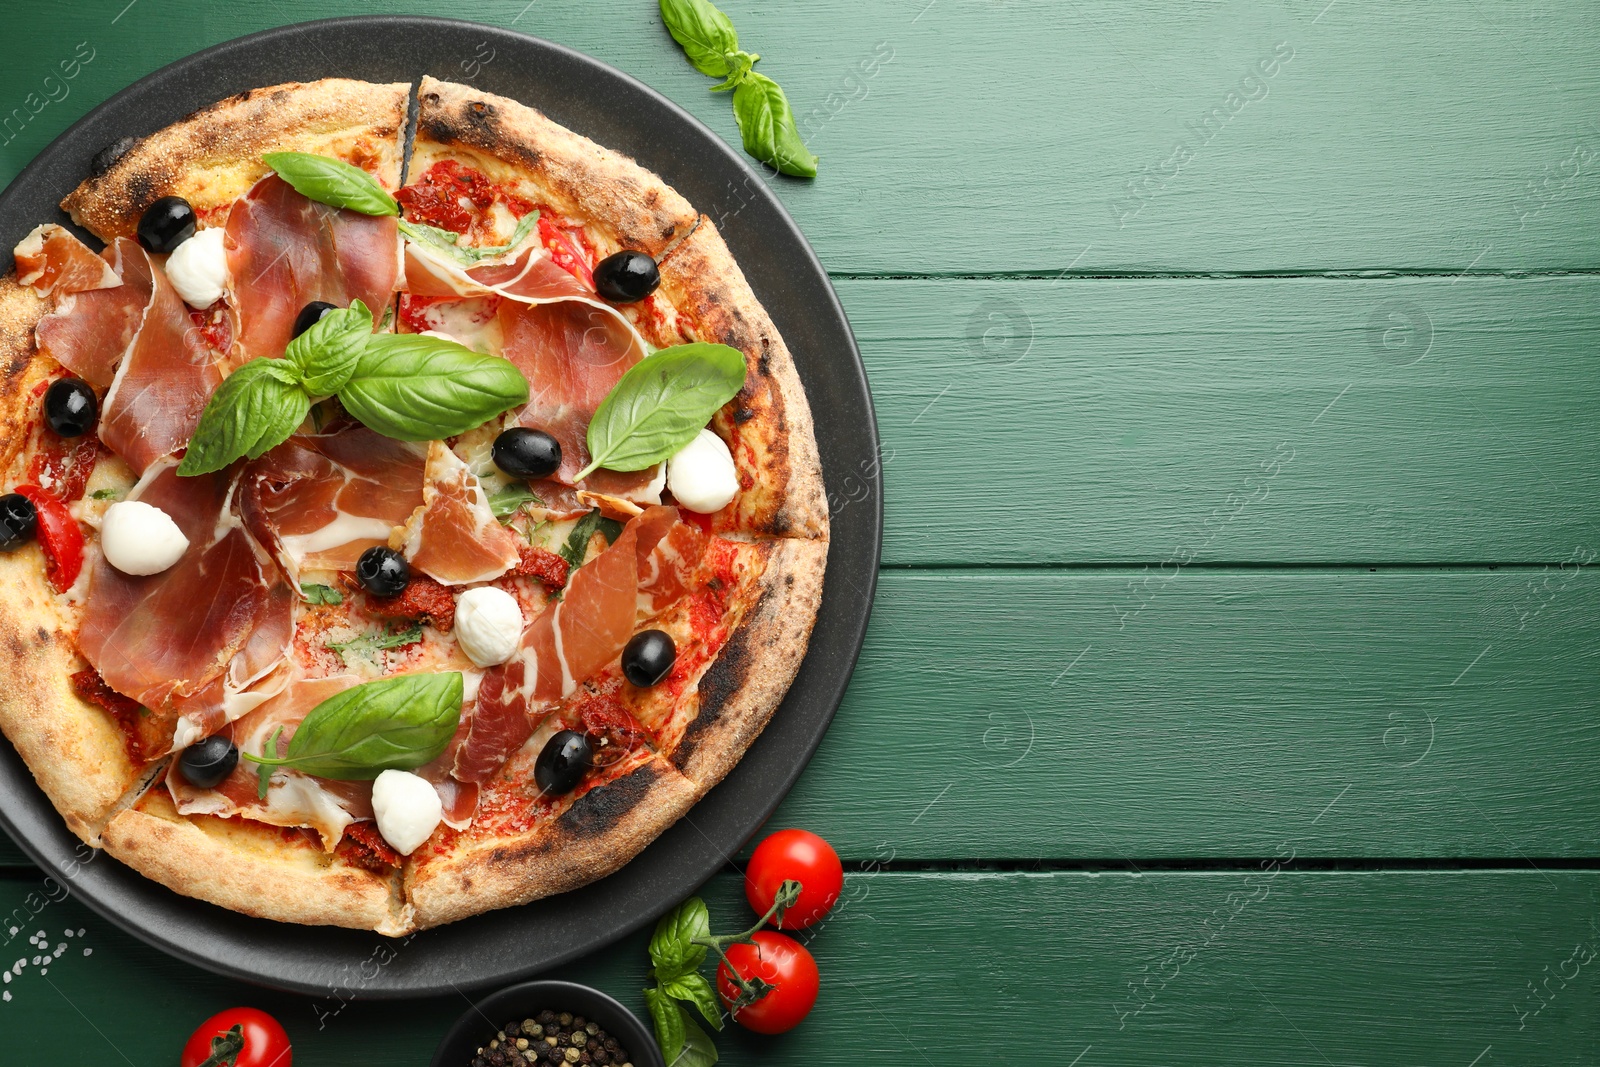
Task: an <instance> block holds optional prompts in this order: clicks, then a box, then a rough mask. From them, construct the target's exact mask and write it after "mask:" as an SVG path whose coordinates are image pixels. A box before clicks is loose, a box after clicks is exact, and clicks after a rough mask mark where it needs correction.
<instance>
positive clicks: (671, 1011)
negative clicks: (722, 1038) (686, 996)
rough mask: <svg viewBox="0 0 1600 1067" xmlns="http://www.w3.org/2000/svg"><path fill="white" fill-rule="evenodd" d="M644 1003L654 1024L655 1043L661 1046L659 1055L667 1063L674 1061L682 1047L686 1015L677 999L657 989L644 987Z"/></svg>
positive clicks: (685, 1029)
mask: <svg viewBox="0 0 1600 1067" xmlns="http://www.w3.org/2000/svg"><path fill="white" fill-rule="evenodd" d="M644 1003H645V1007H647V1008H649V1009H650V1021H651V1022H652V1023H654V1024H655V1029H656V1044H658V1045H660V1046H661V1055H662V1056H664V1057H665V1058H666V1061H667V1062H668V1063H669V1064H670V1063H676V1062H677V1059H678V1053H679V1052H680V1051H682V1049H683V1042H684V1036H685V1033H686V1031H687V1027H685V1026H684V1022H685V1021H686V1019H687V1016H685V1015H684V1013H683V1009H682V1008H680V1007H678V1002H677V1001H675V1000H673V999H672V998H671V997H669V996H667V995H666V994H665V993H663V992H661V990H659V989H646V990H645V991H644Z"/></svg>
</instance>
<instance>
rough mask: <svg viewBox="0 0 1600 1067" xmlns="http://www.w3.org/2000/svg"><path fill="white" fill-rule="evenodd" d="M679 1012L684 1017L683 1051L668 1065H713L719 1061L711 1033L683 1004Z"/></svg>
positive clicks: (690, 1066)
mask: <svg viewBox="0 0 1600 1067" xmlns="http://www.w3.org/2000/svg"><path fill="white" fill-rule="evenodd" d="M678 1014H679V1015H680V1016H682V1017H683V1051H682V1052H680V1053H678V1055H677V1057H676V1058H674V1059H672V1060H669V1061H668V1064H667V1067H713V1065H714V1064H715V1063H716V1062H717V1046H716V1045H715V1044H714V1043H713V1042H712V1040H711V1035H710V1034H708V1033H706V1032H705V1031H704V1030H702V1029H700V1027H699V1025H698V1024H696V1023H695V1021H694V1019H693V1018H692V1017H691V1016H690V1015H689V1013H688V1012H687V1011H685V1010H684V1008H683V1006H682V1005H681V1004H680V1005H679V1006H678ZM719 1029H720V1028H719Z"/></svg>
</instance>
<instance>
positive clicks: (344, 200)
mask: <svg viewBox="0 0 1600 1067" xmlns="http://www.w3.org/2000/svg"><path fill="white" fill-rule="evenodd" d="M261 159H262V161H263V162H264V163H266V165H267V166H269V167H271V168H272V169H273V170H274V171H276V172H277V174H278V177H280V178H282V179H283V180H284V181H286V182H288V183H289V184H290V185H292V186H293V187H294V191H295V192H297V193H299V194H300V195H301V196H303V197H305V198H306V199H308V200H315V201H316V202H317V203H319V204H328V205H330V206H332V207H342V208H349V209H350V210H351V211H358V212H360V213H361V214H363V215H398V214H400V205H399V204H398V203H397V202H396V201H395V198H394V197H392V196H390V195H389V194H388V192H387V191H385V189H384V188H383V186H381V185H379V184H378V179H376V178H374V177H373V176H372V175H370V174H368V173H367V172H366V171H364V170H362V169H361V168H360V167H356V166H352V165H351V164H349V163H346V162H344V161H343V160H339V159H334V158H332V157H330V156H319V155H314V154H313V153H310V152H268V153H267V154H266V155H264V156H262V157H261Z"/></svg>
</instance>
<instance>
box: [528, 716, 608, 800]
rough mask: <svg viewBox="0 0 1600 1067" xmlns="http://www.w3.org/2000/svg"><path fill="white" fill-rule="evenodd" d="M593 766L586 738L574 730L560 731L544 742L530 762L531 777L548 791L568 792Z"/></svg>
mask: <svg viewBox="0 0 1600 1067" xmlns="http://www.w3.org/2000/svg"><path fill="white" fill-rule="evenodd" d="M593 766H594V749H593V748H591V747H590V745H589V739H588V738H587V737H585V736H583V735H582V734H580V733H578V731H576V730H562V731H561V732H560V733H558V734H556V735H555V736H554V737H552V738H551V739H550V740H548V741H546V742H545V743H544V750H543V751H542V752H540V753H539V758H538V760H536V761H535V762H534V765H533V780H534V781H535V782H537V783H538V785H539V788H540V789H541V790H542V791H544V792H546V793H549V794H552V795H559V794H561V793H570V792H572V791H573V790H574V789H576V788H577V786H578V783H579V782H581V781H583V776H584V774H585V772H587V771H588V770H589V768H591V767H593Z"/></svg>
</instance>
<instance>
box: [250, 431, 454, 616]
mask: <svg viewBox="0 0 1600 1067" xmlns="http://www.w3.org/2000/svg"><path fill="white" fill-rule="evenodd" d="M424 458H425V456H424V453H423V450H422V448H421V447H420V446H419V445H416V444H413V443H411V442H408V441H396V440H394V439H392V438H389V437H384V436H383V435H382V434H379V433H376V432H374V431H372V430H369V429H367V428H366V427H365V426H360V425H349V426H346V427H344V428H342V429H340V430H338V431H336V432H332V433H326V434H297V435H295V436H294V437H291V438H289V440H287V441H285V442H284V443H283V444H281V445H279V446H278V447H276V448H274V449H272V450H271V451H270V452H268V453H266V454H265V455H264V456H262V457H261V458H260V459H257V460H255V461H254V462H252V463H251V464H250V465H249V466H248V467H246V468H245V472H244V477H243V480H242V482H241V484H240V489H239V512H240V515H241V517H242V518H243V519H244V522H245V525H246V526H247V527H248V528H249V530H250V532H251V533H252V534H253V535H255V538H256V540H257V541H259V542H260V543H261V544H263V545H265V546H266V547H267V548H268V550H269V551H271V552H272V554H273V556H274V558H276V559H277V561H278V564H279V566H281V567H282V568H283V570H284V573H285V574H287V575H288V576H289V580H290V581H291V582H293V583H294V584H296V585H299V584H300V574H301V572H302V571H348V570H353V569H355V565H356V560H357V559H359V558H360V556H361V553H362V552H365V551H366V550H367V549H369V548H371V547H373V546H374V545H381V544H387V543H388V541H389V535H390V534H391V533H392V532H393V531H394V529H395V527H397V526H402V525H404V524H405V522H406V520H407V519H409V518H410V517H411V515H412V513H413V512H414V511H416V510H417V509H418V508H419V507H421V506H422V478H423V464H424Z"/></svg>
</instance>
